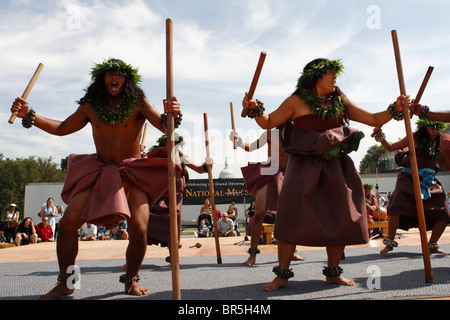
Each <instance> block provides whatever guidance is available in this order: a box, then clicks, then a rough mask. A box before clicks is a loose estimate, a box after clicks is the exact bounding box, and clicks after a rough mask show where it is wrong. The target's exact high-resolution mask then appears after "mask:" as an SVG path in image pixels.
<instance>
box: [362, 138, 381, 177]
mask: <svg viewBox="0 0 450 320" xmlns="http://www.w3.org/2000/svg"><path fill="white" fill-rule="evenodd" d="M387 153H388V152H387V151H386V149H384V148H383V146H379V145H374V146H371V147H370V148H369V149H368V150H367V153H366V155H365V156H364V158H363V159H362V160H361V162H360V164H359V173H360V174H364V173H370V165H371V164H372V163H376V162H377V161H378V159H379V158H380V157H381V156H383V155H385V154H387Z"/></svg>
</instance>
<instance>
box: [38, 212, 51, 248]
mask: <svg viewBox="0 0 450 320" xmlns="http://www.w3.org/2000/svg"><path fill="white" fill-rule="evenodd" d="M48 220H49V219H48V217H43V218H42V222H41V223H39V224H38V225H37V226H36V227H35V230H36V235H37V243H40V242H53V240H54V235H53V230H52V227H50V225H49V224H48Z"/></svg>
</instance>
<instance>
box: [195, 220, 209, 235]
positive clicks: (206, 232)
mask: <svg viewBox="0 0 450 320" xmlns="http://www.w3.org/2000/svg"><path fill="white" fill-rule="evenodd" d="M198 237H199V238H208V237H209V227H208V225H207V223H206V221H205V220H201V221H200V227H199V228H198Z"/></svg>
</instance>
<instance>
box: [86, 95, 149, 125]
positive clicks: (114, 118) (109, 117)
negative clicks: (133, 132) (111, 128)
mask: <svg viewBox="0 0 450 320" xmlns="http://www.w3.org/2000/svg"><path fill="white" fill-rule="evenodd" d="M140 96H141V95H138V96H137V97H128V98H122V100H121V101H120V104H119V106H118V107H117V108H115V109H113V110H111V109H109V108H108V107H107V103H106V101H91V105H92V109H93V110H94V113H95V114H96V116H97V117H98V118H99V119H100V120H101V121H103V122H105V123H108V124H112V125H114V124H118V123H120V122H122V124H123V125H125V123H126V122H127V121H128V119H129V118H130V116H131V115H132V114H133V111H134V109H135V108H136V106H137V104H138V102H139V101H140V100H141V98H140Z"/></svg>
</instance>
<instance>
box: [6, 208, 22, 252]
mask: <svg viewBox="0 0 450 320" xmlns="http://www.w3.org/2000/svg"><path fill="white" fill-rule="evenodd" d="M19 216H20V212H19V210H17V206H16V204H15V203H11V205H10V206H9V210H6V213H5V220H4V222H5V223H4V230H3V237H4V241H5V242H6V243H10V242H11V239H14V238H15V235H16V229H17V226H18V225H19Z"/></svg>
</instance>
